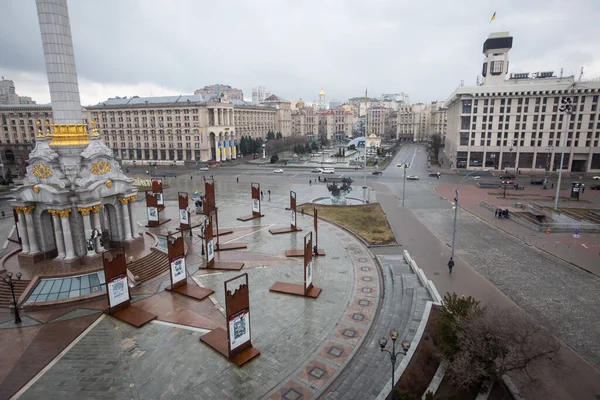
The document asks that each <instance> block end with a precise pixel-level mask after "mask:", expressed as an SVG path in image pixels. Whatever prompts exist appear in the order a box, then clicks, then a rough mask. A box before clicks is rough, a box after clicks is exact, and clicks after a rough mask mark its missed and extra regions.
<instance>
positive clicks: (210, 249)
mask: <svg viewBox="0 0 600 400" xmlns="http://www.w3.org/2000/svg"><path fill="white" fill-rule="evenodd" d="M213 258H215V247H214V243H213V240H212V239H210V240H209V241H208V242H206V259H207V260H208V261H211V260H212V259H213Z"/></svg>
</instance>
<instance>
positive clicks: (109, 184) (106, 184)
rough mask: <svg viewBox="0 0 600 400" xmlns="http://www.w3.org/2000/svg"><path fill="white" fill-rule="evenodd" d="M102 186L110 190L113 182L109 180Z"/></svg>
mask: <svg viewBox="0 0 600 400" xmlns="http://www.w3.org/2000/svg"><path fill="white" fill-rule="evenodd" d="M104 185H105V186H106V187H107V188H109V189H110V188H112V187H113V182H112V181H111V180H110V179H109V180H107V181H106V182H105V183H104Z"/></svg>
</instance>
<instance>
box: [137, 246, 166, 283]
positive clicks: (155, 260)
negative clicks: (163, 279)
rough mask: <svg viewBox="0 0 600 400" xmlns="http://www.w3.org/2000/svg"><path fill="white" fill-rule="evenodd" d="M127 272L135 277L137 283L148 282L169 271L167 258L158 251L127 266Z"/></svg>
mask: <svg viewBox="0 0 600 400" xmlns="http://www.w3.org/2000/svg"><path fill="white" fill-rule="evenodd" d="M128 268H129V271H131V273H132V274H133V275H134V276H137V277H138V278H139V279H138V282H139V283H144V282H147V281H150V280H152V279H154V278H156V277H157V276H159V275H161V274H163V273H164V272H165V271H168V270H169V257H168V256H167V255H166V254H165V253H163V252H161V251H158V250H152V253H150V254H149V255H147V256H146V257H143V258H141V259H139V260H136V261H134V262H132V263H131V264H129V265H128Z"/></svg>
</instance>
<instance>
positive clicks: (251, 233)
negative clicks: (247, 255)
mask: <svg viewBox="0 0 600 400" xmlns="http://www.w3.org/2000/svg"><path fill="white" fill-rule="evenodd" d="M275 225H276V224H270V225H269V226H267V227H265V228H261V229H259V230H256V231H254V232H250V233H247V234H245V235H243V236H240V237H238V238H235V239H231V240H228V241H226V242H223V244H227V243H230V242H233V241H234V240H240V239H241V238H244V237H246V236H250V235H254V234H255V233H256V232H260V231H264V230H265V229H269V228H270V227H272V226H275ZM219 242H220V241H219Z"/></svg>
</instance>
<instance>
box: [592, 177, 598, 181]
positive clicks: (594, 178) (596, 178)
mask: <svg viewBox="0 0 600 400" xmlns="http://www.w3.org/2000/svg"><path fill="white" fill-rule="evenodd" d="M592 179H593V180H595V181H598V180H600V176H592Z"/></svg>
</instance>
